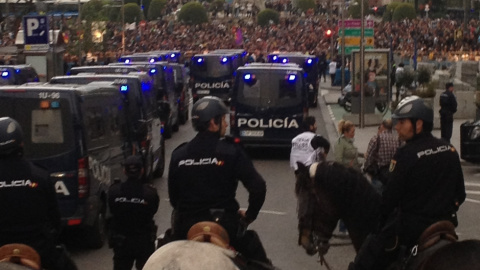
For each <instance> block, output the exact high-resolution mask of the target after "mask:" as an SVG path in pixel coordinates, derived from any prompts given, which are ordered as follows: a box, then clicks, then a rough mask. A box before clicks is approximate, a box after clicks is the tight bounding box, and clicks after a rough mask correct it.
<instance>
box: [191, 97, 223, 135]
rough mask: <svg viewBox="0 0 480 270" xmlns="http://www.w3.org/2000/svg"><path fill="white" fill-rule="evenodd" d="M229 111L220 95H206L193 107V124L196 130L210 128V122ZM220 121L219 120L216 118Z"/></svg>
mask: <svg viewBox="0 0 480 270" xmlns="http://www.w3.org/2000/svg"><path fill="white" fill-rule="evenodd" d="M227 113H228V108H227V106H225V103H223V101H222V100H221V99H219V98H218V97H214V96H206V97H204V98H201V99H199V100H198V101H197V102H195V104H193V108H192V125H193V128H194V129H195V130H196V131H199V132H201V131H205V130H206V129H207V128H208V122H209V121H210V120H211V119H213V118H215V119H217V118H219V117H221V116H223V115H225V114H227ZM216 121H218V120H216Z"/></svg>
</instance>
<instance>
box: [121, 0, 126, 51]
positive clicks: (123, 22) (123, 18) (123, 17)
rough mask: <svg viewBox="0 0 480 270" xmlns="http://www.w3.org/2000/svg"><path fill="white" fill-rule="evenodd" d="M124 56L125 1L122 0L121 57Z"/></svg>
mask: <svg viewBox="0 0 480 270" xmlns="http://www.w3.org/2000/svg"><path fill="white" fill-rule="evenodd" d="M124 54H125V1H124V0H122V55H124Z"/></svg>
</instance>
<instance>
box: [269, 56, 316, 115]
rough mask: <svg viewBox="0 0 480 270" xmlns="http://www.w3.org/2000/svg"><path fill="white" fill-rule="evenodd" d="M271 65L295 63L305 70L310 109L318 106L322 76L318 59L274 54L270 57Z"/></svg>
mask: <svg viewBox="0 0 480 270" xmlns="http://www.w3.org/2000/svg"><path fill="white" fill-rule="evenodd" d="M267 59H268V62H269V63H280V64H287V63H295V64H297V65H299V66H300V67H301V68H303V71H304V72H305V74H304V76H305V81H306V83H307V86H308V102H309V105H310V107H317V105H318V87H319V83H320V74H319V70H318V57H316V56H315V55H308V54H303V53H300V52H283V53H272V54H269V55H268V57H267Z"/></svg>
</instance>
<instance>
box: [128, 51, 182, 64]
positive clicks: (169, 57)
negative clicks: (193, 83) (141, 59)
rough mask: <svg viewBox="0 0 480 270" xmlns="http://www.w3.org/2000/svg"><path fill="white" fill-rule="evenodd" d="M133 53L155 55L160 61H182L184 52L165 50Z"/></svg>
mask: <svg viewBox="0 0 480 270" xmlns="http://www.w3.org/2000/svg"><path fill="white" fill-rule="evenodd" d="M133 55H154V56H155V57H157V58H158V61H167V62H169V63H181V62H182V60H183V59H182V53H181V52H180V51H179V50H163V51H149V52H141V53H134V54H133Z"/></svg>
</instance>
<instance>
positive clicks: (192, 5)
mask: <svg viewBox="0 0 480 270" xmlns="http://www.w3.org/2000/svg"><path fill="white" fill-rule="evenodd" d="M178 20H179V21H183V22H185V23H188V24H202V23H206V22H208V17H207V11H206V10H205V7H203V5H202V4H200V3H199V2H188V3H186V4H185V5H183V6H182V8H181V9H180V11H179V12H178Z"/></svg>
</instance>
